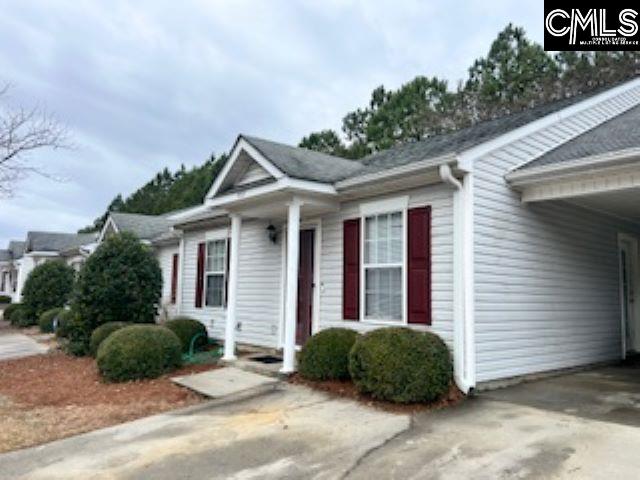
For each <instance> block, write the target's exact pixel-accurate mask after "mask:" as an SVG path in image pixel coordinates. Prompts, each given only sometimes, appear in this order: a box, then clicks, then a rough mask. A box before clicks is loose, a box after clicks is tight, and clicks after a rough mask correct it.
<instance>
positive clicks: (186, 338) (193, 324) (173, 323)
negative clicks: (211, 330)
mask: <svg viewBox="0 0 640 480" xmlns="http://www.w3.org/2000/svg"><path fill="white" fill-rule="evenodd" d="M164 326H165V327H167V328H168V329H169V330H171V331H172V332H173V333H175V334H176V335H177V336H178V338H179V339H180V343H181V344H182V351H183V352H188V351H189V348H190V346H191V340H192V339H193V337H195V336H196V335H200V336H199V337H198V338H197V340H196V343H195V347H196V348H201V347H203V346H205V345H206V344H207V338H208V334H207V327H205V326H204V325H203V324H202V323H201V322H199V321H197V320H194V319H193V318H188V317H176V318H172V319H171V320H169V321H168V322H166V323H165V324H164ZM201 334H202V335H201Z"/></svg>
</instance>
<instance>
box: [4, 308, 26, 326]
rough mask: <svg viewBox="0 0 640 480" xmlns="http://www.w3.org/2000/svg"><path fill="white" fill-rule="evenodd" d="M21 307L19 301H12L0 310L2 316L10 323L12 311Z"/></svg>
mask: <svg viewBox="0 0 640 480" xmlns="http://www.w3.org/2000/svg"><path fill="white" fill-rule="evenodd" d="M21 307H22V304H21V303H12V304H11V305H7V307H6V308H5V309H4V310H3V311H2V318H3V319H4V320H5V321H7V322H10V323H11V316H12V315H13V312H15V311H16V310H18V309H19V308H21Z"/></svg>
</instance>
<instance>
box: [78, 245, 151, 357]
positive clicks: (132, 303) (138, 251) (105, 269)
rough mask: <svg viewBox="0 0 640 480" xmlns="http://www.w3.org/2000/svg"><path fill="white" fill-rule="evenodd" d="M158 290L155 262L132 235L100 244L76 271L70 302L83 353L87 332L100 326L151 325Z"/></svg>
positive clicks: (148, 250)
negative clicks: (80, 327) (81, 333)
mask: <svg viewBox="0 0 640 480" xmlns="http://www.w3.org/2000/svg"><path fill="white" fill-rule="evenodd" d="M161 289H162V274H161V271H160V265H159V264H158V260H157V259H156V258H155V256H154V254H153V251H152V250H151V248H150V247H148V246H146V245H144V244H143V243H141V242H140V240H139V239H138V238H137V237H136V236H135V235H132V234H129V233H122V234H117V235H113V236H111V237H109V238H107V239H106V240H105V241H104V242H102V243H101V244H100V246H99V247H98V248H97V249H96V251H95V252H94V253H93V254H92V255H91V256H90V257H89V258H88V259H87V261H86V262H85V264H84V265H83V267H82V270H80V273H79V275H78V280H77V282H76V289H75V292H74V298H73V308H74V309H75V310H76V311H77V312H78V321H79V322H80V323H81V324H82V325H84V329H85V338H86V341H87V344H86V350H87V351H89V343H88V342H89V338H90V336H91V332H93V331H94V330H95V329H96V328H97V327H98V326H100V325H102V324H104V323H107V322H117V321H121V320H122V319H127V321H129V322H131V323H154V322H155V316H156V313H157V311H158V305H159V302H160V294H161Z"/></svg>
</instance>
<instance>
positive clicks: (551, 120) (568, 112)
mask: <svg viewBox="0 0 640 480" xmlns="http://www.w3.org/2000/svg"><path fill="white" fill-rule="evenodd" d="M638 86H640V78H635V79H633V80H630V81H628V82H625V83H623V84H622V85H618V86H617V87H613V88H610V89H609V90H606V91H604V92H602V93H599V94H596V95H594V96H592V97H589V98H587V99H585V100H582V101H581V102H578V103H575V104H573V105H570V106H568V107H566V108H563V109H562V110H559V111H557V112H554V113H551V114H549V115H546V116H544V117H542V118H539V119H537V120H534V121H533V122H530V123H527V124H526V125H523V126H521V127H519V128H516V129H514V130H511V131H509V132H507V133H505V134H502V135H500V136H498V137H496V138H494V139H492V140H489V141H487V142H484V143H481V144H480V145H476V146H475V147H472V148H469V149H468V150H465V151H462V152H460V153H459V154H458V161H459V166H460V168H462V169H464V170H467V171H471V170H472V169H473V162H474V160H476V159H478V158H480V157H482V156H484V155H487V154H488V153H491V152H493V151H495V150H498V149H499V148H502V147H504V146H506V145H509V144H511V143H513V142H515V141H517V140H520V139H522V138H524V137H527V136H529V135H532V134H534V133H536V132H538V131H540V130H542V129H544V128H546V127H549V126H551V125H553V124H555V123H558V122H560V121H561V120H566V119H567V118H569V117H571V116H573V115H575V114H577V113H580V112H582V111H585V110H588V109H590V108H593V107H596V106H597V105H598V104H600V103H602V102H604V101H606V100H610V99H612V98H615V97H617V96H618V95H620V94H623V93H625V92H629V91H631V90H633V89H634V88H636V87H638ZM637 104H638V101H635V102H630V103H629V105H628V106H627V108H625V109H624V110H621V111H620V112H619V113H618V114H617V115H620V114H622V113H624V112H625V111H627V110H629V109H630V108H632V107H634V106H635V105H637ZM617 115H615V116H617ZM601 123H602V122H600V123H599V124H601ZM585 131H586V130H585ZM580 133H584V131H582V132H580ZM567 141H568V140H567ZM563 143H566V142H563ZM516 168H517V167H516Z"/></svg>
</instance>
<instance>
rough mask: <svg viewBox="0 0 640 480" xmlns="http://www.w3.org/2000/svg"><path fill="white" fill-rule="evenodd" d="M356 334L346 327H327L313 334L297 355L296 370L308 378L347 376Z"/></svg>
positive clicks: (326, 378) (342, 377)
mask: <svg viewBox="0 0 640 480" xmlns="http://www.w3.org/2000/svg"><path fill="white" fill-rule="evenodd" d="M357 338H358V334H357V333H356V332H355V331H353V330H350V329H348V328H328V329H326V330H322V331H320V332H318V333H316V334H315V335H313V336H312V337H311V338H310V339H309V340H307V343H306V344H305V346H304V347H303V348H302V351H301V352H300V355H299V356H298V371H299V372H300V375H302V376H303V377H304V378H307V379H309V380H345V379H348V378H349V352H350V351H351V348H352V347H353V344H354V343H355V341H356V339H357Z"/></svg>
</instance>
